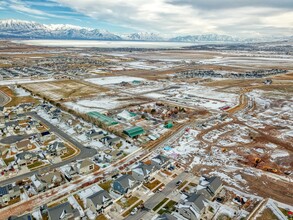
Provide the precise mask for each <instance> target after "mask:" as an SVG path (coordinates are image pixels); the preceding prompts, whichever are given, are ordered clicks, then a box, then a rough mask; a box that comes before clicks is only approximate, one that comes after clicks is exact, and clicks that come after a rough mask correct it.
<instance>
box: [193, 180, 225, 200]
mask: <svg viewBox="0 0 293 220" xmlns="http://www.w3.org/2000/svg"><path fill="white" fill-rule="evenodd" d="M222 185H223V183H222V180H221V179H220V178H219V177H217V176H213V177H210V178H208V177H201V179H200V182H199V185H198V186H197V187H196V192H197V193H199V194H202V195H204V196H205V197H206V198H207V199H213V198H214V197H215V196H216V195H217V194H218V193H219V192H220V190H221V188H222Z"/></svg>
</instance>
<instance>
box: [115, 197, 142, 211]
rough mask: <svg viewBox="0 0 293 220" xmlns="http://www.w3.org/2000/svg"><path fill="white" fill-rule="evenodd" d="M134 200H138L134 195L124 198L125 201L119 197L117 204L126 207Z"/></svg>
mask: <svg viewBox="0 0 293 220" xmlns="http://www.w3.org/2000/svg"><path fill="white" fill-rule="evenodd" d="M122 199H126V198H125V197H123V198H122ZM136 201H138V198H137V197H135V196H131V197H130V198H128V199H126V202H124V203H123V202H122V201H121V199H120V200H119V201H118V202H117V203H118V205H120V206H121V207H122V208H124V209H125V208H128V207H130V206H132V205H133V204H134V203H135V202H136Z"/></svg>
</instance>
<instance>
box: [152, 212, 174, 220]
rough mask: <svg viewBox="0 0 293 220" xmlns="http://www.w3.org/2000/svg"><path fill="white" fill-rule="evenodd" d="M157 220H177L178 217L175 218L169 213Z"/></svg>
mask: <svg viewBox="0 0 293 220" xmlns="http://www.w3.org/2000/svg"><path fill="white" fill-rule="evenodd" d="M156 220H177V218H176V217H174V216H173V215H170V214H168V213H165V214H163V215H160V216H158V217H157V218H156Z"/></svg>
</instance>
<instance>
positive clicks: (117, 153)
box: [105, 149, 123, 161]
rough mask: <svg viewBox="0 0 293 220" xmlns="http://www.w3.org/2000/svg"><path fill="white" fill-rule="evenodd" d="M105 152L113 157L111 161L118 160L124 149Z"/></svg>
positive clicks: (109, 156)
mask: <svg viewBox="0 0 293 220" xmlns="http://www.w3.org/2000/svg"><path fill="white" fill-rule="evenodd" d="M105 153H106V154H107V157H108V158H111V161H116V160H118V159H119V158H121V157H122V156H123V150H118V149H115V150H109V151H105Z"/></svg>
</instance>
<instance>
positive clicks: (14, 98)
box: [0, 86, 37, 107]
mask: <svg viewBox="0 0 293 220" xmlns="http://www.w3.org/2000/svg"><path fill="white" fill-rule="evenodd" d="M0 91H1V92H3V93H5V94H6V95H7V96H8V97H10V98H11V100H10V101H9V102H8V103H7V104H6V105H5V106H6V107H11V106H17V105H19V104H22V103H37V100H36V99H34V98H33V97H31V96H21V97H20V96H17V95H16V94H15V93H14V91H13V90H11V89H10V88H9V87H7V86H2V87H0Z"/></svg>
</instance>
